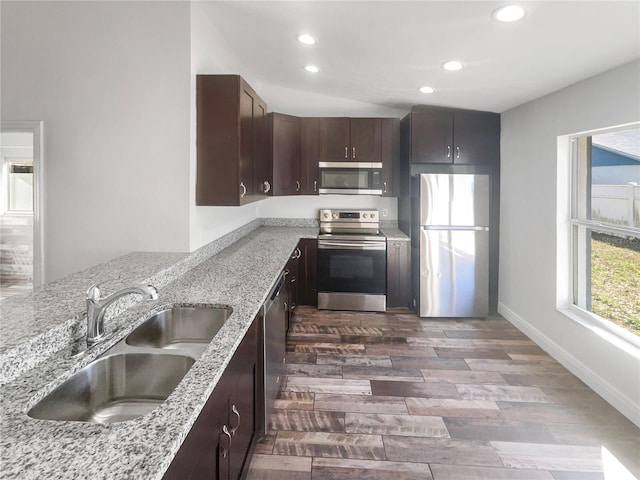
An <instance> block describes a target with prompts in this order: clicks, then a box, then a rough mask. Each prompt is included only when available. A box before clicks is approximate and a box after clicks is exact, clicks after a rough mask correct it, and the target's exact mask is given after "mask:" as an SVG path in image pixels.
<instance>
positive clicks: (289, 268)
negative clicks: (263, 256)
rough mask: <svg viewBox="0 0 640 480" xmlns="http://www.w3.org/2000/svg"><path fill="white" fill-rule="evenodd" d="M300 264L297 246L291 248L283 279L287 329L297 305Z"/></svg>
mask: <svg viewBox="0 0 640 480" xmlns="http://www.w3.org/2000/svg"><path fill="white" fill-rule="evenodd" d="M299 264H300V257H299V254H298V247H296V248H295V249H294V250H293V253H292V254H291V257H289V260H288V261H287V264H286V265H285V267H284V281H285V287H284V288H285V294H286V300H285V302H286V303H287V331H288V330H289V325H290V324H291V321H292V320H293V316H294V315H295V311H296V306H297V305H298V266H299Z"/></svg>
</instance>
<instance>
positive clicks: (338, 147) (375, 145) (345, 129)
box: [318, 117, 382, 163]
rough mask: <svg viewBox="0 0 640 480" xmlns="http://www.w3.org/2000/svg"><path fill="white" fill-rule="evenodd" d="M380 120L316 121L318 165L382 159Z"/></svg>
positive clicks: (328, 118) (336, 119)
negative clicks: (317, 126) (317, 127)
mask: <svg viewBox="0 0 640 480" xmlns="http://www.w3.org/2000/svg"><path fill="white" fill-rule="evenodd" d="M381 135H382V132H381V119H379V118H341V117H325V118H320V119H319V139H318V141H319V161H320V162H368V163H370V162H376V163H379V162H381V161H382V157H381Z"/></svg>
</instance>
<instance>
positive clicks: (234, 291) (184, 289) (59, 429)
mask: <svg viewBox="0 0 640 480" xmlns="http://www.w3.org/2000/svg"><path fill="white" fill-rule="evenodd" d="M254 228H255V227H254ZM316 234H317V229H315V228H313V227H258V228H255V229H254V230H252V231H250V232H249V233H248V234H245V235H244V236H242V237H241V238H239V239H234V241H233V242H232V243H230V244H229V245H228V246H226V248H224V249H221V250H220V251H219V252H216V253H215V254H213V255H212V256H210V257H208V258H206V259H205V260H203V261H202V258H199V259H197V261H194V262H193V263H195V264H196V266H195V267H194V268H191V269H190V270H187V271H185V272H182V271H181V270H182V269H184V268H186V267H184V265H188V263H187V264H185V263H184V262H185V261H186V259H187V258H189V257H192V256H193V255H200V256H202V255H203V253H202V252H200V251H198V252H195V253H194V254H191V255H189V254H169V255H170V256H172V255H173V256H174V257H173V258H174V260H175V261H176V264H179V263H181V262H182V264H183V267H182V268H181V269H178V271H177V273H176V272H174V273H173V274H172V275H173V276H174V277H176V278H175V279H173V280H172V281H168V283H167V284H166V285H164V286H162V287H160V288H159V289H158V290H159V299H158V300H155V301H149V302H140V303H137V304H135V305H134V306H133V307H131V308H129V309H128V310H125V311H124V312H122V313H120V314H118V315H117V316H116V317H114V318H113V319H112V320H111V322H110V324H109V325H107V329H110V328H112V327H113V326H116V325H117V326H119V327H120V328H121V329H120V331H119V332H118V334H117V335H116V336H115V337H114V338H113V339H111V340H108V341H105V343H104V344H103V345H99V346H98V347H96V348H95V349H94V350H95V351H92V352H90V353H89V354H87V355H85V356H84V357H80V358H79V359H78V358H75V359H74V358H70V357H69V355H68V352H67V349H65V348H64V347H65V344H64V340H65V338H64V337H60V338H59V340H55V339H54V340H51V339H50V338H48V337H47V334H46V332H42V331H36V332H35V333H34V335H33V338H36V339H40V340H42V341H49V342H50V343H51V345H50V347H49V348H52V349H54V351H55V349H56V348H58V349H59V350H58V351H55V353H53V354H51V355H48V356H47V357H46V361H38V362H36V363H37V364H36V366H35V367H33V368H31V369H29V370H27V371H25V372H21V373H20V374H19V375H18V376H16V377H15V378H13V379H11V380H10V381H7V382H5V384H4V385H3V386H2V387H0V405H1V406H2V414H1V415H2V416H1V418H0V420H1V425H2V427H1V431H0V448H1V456H0V479H21V480H25V479H42V478H51V479H66V478H69V479H71V478H73V479H79V478H91V479H99V478H103V479H110V480H111V479H123V480H124V479H159V478H162V476H163V474H164V472H165V470H166V469H167V467H168V466H169V464H170V463H171V461H172V459H173V457H174V456H175V454H176V452H177V451H178V449H179V448H180V445H181V444H182V442H183V440H184V438H185V437H186V435H187V433H188V432H189V430H190V428H191V426H192V425H193V423H194V422H195V420H196V418H197V417H198V414H199V413H200V411H201V409H202V407H203V406H204V404H205V402H206V400H207V398H208V397H209V395H210V394H211V392H212V391H213V389H214V388H215V386H216V384H217V383H218V380H219V379H220V377H221V375H222V373H223V372H224V370H225V368H226V366H227V364H228V362H229V361H230V359H231V357H232V356H233V353H234V352H235V350H236V348H237V347H238V345H239V344H240V342H241V340H242V338H243V336H244V334H245V332H246V331H247V329H248V328H249V326H250V325H251V323H252V322H253V320H254V318H255V317H256V315H257V314H258V312H259V310H260V307H261V305H262V303H263V302H264V300H265V297H266V295H267V294H268V292H269V290H270V288H271V287H272V285H273V284H274V282H275V281H276V279H277V278H278V275H279V273H280V271H281V270H282V268H283V267H284V266H285V264H286V262H287V260H288V259H289V257H290V254H291V252H292V251H293V249H294V248H295V247H296V245H297V243H298V240H299V239H300V238H315V236H316ZM145 255H146V257H147V259H148V260H149V262H150V264H154V262H153V261H152V260H153V259H154V258H156V259H159V263H158V264H157V265H160V266H161V267H162V270H163V272H165V275H166V271H167V270H168V269H169V270H170V268H169V267H170V265H171V259H170V258H169V257H167V256H163V255H165V254H145ZM154 255H157V257H154ZM147 265H148V264H147ZM147 270H148V269H147ZM96 273H99V269H97V270H96ZM150 273H151V272H149V271H145V273H144V275H142V278H139V280H143V279H149V278H153V276H154V275H155V273H153V274H150ZM97 277H98V279H100V278H99V275H97ZM169 278H170V277H169ZM36 293H37V292H36ZM69 294H70V295H75V296H77V292H69ZM180 304H222V305H229V306H231V307H232V308H233V314H232V315H231V316H230V317H229V319H228V320H227V322H226V323H225V324H224V326H223V327H222V328H221V330H220V331H219V333H218V334H217V335H216V336H215V337H214V339H213V340H212V341H211V343H210V344H209V346H208V347H207V348H206V350H205V351H204V353H203V354H202V356H201V357H200V358H199V359H198V361H197V362H196V363H195V364H194V365H193V367H192V368H191V369H190V370H189V372H188V373H187V374H186V376H185V377H184V378H183V380H182V381H181V382H180V384H179V385H178V386H177V387H176V389H175V390H174V392H173V393H172V394H171V396H170V397H169V398H168V399H167V400H166V401H165V402H164V403H163V404H162V405H160V406H159V407H157V408H156V409H155V410H153V411H152V412H150V413H148V414H146V415H143V416H141V417H139V418H136V419H134V420H129V421H126V422H121V423H113V424H109V425H99V424H93V423H85V422H56V421H47V420H36V419H33V418H30V417H28V416H27V414H26V412H27V411H28V410H29V408H30V407H32V406H33V405H34V404H35V403H37V402H38V401H39V400H40V399H42V398H43V397H44V396H45V395H46V394H47V393H49V392H50V391H52V390H53V389H54V388H55V387H56V386H58V385H60V384H61V383H62V382H64V381H65V380H66V379H68V378H69V377H70V376H71V375H73V374H74V373H75V372H77V371H78V370H80V369H81V368H82V367H84V366H85V365H87V364H88V363H90V362H91V361H92V360H93V359H94V358H95V357H96V356H97V355H99V354H100V353H102V352H104V351H106V350H107V349H108V348H110V347H111V346H112V345H113V344H115V343H116V342H117V341H119V340H120V339H122V338H123V337H125V336H126V335H127V334H128V333H129V332H131V331H132V330H133V329H134V328H135V327H137V326H138V325H140V324H141V323H142V322H144V321H145V320H146V319H147V318H149V317H150V316H151V315H152V314H153V313H155V312H157V311H160V310H163V309H165V308H167V307H171V306H173V305H180ZM49 308H55V305H53V306H50V307H49ZM69 315H70V312H67V314H66V316H65V315H62V316H61V317H60V318H61V319H63V320H60V321H61V322H62V323H65V324H66V323H69V325H68V326H65V327H64V328H65V329H70V330H71V331H72V330H73V329H74V328H75V329H76V330H77V329H79V328H81V324H80V322H81V321H82V320H81V318H77V317H79V315H72V316H71V317H72V318H71V319H69V318H67V317H69ZM4 322H5V320H3V323H4ZM51 330H52V331H53V333H52V334H51V335H52V336H56V335H58V336H59V332H57V331H56V325H53V326H51ZM33 338H31V339H30V338H24V339H23V341H24V342H32V341H33ZM67 340H68V339H67ZM61 341H62V342H63V343H56V342H61ZM12 347H13V349H14V351H15V349H18V348H21V344H19V343H17V344H16V345H12ZM60 349H61V350H60ZM34 355H42V352H39V351H35V352H34ZM24 360H25V361H28V359H24Z"/></svg>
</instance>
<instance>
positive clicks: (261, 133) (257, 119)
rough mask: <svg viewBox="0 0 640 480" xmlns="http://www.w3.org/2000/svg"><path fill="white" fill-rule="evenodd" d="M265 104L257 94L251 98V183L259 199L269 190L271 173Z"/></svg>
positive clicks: (271, 179) (268, 193) (271, 178)
mask: <svg viewBox="0 0 640 480" xmlns="http://www.w3.org/2000/svg"><path fill="white" fill-rule="evenodd" d="M267 126H268V125H267V104H266V103H264V102H263V101H262V99H261V98H260V97H258V96H257V95H255V96H254V98H253V185H254V192H253V193H254V195H255V196H257V197H258V198H256V199H261V198H264V197H265V196H267V195H271V192H270V191H269V192H267V191H266V190H267V188H265V187H266V184H268V185H269V187H268V189H269V190H271V185H272V184H273V173H272V168H271V157H270V156H269V152H268V145H269V141H268V134H269V132H268V130H267Z"/></svg>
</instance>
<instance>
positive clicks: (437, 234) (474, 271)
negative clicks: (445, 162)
mask: <svg viewBox="0 0 640 480" xmlns="http://www.w3.org/2000/svg"><path fill="white" fill-rule="evenodd" d="M418 183H419V190H418V193H419V195H418V198H417V200H418V205H417V209H416V210H417V213H418V218H417V222H418V223H417V227H418V228H417V229H416V230H417V234H418V236H419V266H418V282H419V314H420V316H421V317H486V316H487V315H488V313H489V175H470V174H422V175H420V176H419V180H418ZM415 221H416V219H414V222H415ZM414 231H415V230H414ZM416 240H417V239H416Z"/></svg>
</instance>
